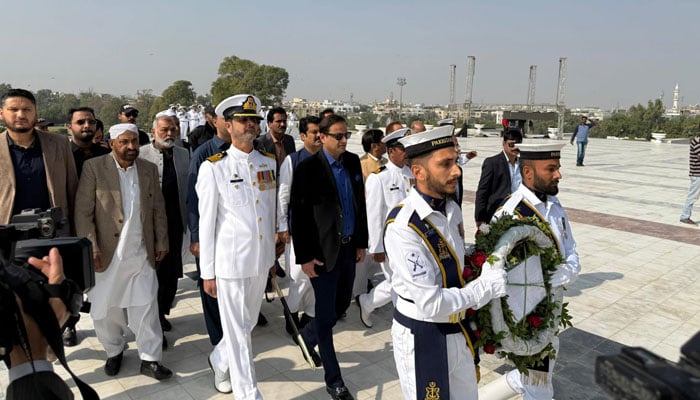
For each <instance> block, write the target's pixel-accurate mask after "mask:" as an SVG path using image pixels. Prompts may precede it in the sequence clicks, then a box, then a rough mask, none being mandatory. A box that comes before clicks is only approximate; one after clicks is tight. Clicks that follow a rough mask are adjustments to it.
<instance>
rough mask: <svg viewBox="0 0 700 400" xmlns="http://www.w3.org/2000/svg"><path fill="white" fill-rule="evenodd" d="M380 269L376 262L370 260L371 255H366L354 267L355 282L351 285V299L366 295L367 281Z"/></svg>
mask: <svg viewBox="0 0 700 400" xmlns="http://www.w3.org/2000/svg"><path fill="white" fill-rule="evenodd" d="M379 270H380V267H379V264H378V263H377V262H375V261H374V260H372V255H371V254H369V253H367V255H366V257H365V260H364V261H362V263H358V264H357V265H356V266H355V281H354V282H353V284H352V298H353V299H354V298H355V296H357V295H360V294H363V293H367V280H368V279H370V278H372V277H373V276H374V275H375V274H376V273H377V272H379Z"/></svg>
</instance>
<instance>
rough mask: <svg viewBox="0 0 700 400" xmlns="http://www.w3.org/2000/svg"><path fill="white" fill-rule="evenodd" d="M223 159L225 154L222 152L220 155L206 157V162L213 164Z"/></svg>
mask: <svg viewBox="0 0 700 400" xmlns="http://www.w3.org/2000/svg"><path fill="white" fill-rule="evenodd" d="M224 157H226V152H225V151H222V152H221V153H216V154H214V155H213V156H209V157H207V161H210V162H213V163H215V162H217V161H221V159H223V158H224Z"/></svg>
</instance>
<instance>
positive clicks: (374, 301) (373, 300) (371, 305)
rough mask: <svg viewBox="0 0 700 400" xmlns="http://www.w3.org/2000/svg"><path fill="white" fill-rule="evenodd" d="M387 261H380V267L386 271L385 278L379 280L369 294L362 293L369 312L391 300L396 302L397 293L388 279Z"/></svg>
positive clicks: (363, 302) (363, 303)
mask: <svg viewBox="0 0 700 400" xmlns="http://www.w3.org/2000/svg"><path fill="white" fill-rule="evenodd" d="M386 266H387V262H383V263H379V267H380V268H381V269H382V272H383V273H384V280H383V281H381V282H379V284H378V285H377V286H375V287H374V288H372V290H370V291H369V293H367V294H362V295H360V296H362V297H363V301H362V305H363V307H364V306H366V307H367V312H370V313H371V312H372V311H374V310H376V309H377V308H380V307H383V306H384V305H386V304H388V303H389V302H390V301H391V302H392V303H394V304H396V293H394V291H393V290H392V289H391V283H389V279H387V276H388V275H387V274H388V272H387V270H386Z"/></svg>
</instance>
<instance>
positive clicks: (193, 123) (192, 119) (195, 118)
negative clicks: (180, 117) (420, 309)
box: [187, 104, 199, 132]
mask: <svg viewBox="0 0 700 400" xmlns="http://www.w3.org/2000/svg"><path fill="white" fill-rule="evenodd" d="M187 122H188V123H189V126H188V129H189V131H190V132H192V131H193V130H194V128H196V127H198V126H199V112H197V106H196V105H194V104H193V105H192V107H190V111H187Z"/></svg>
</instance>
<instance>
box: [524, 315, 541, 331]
mask: <svg viewBox="0 0 700 400" xmlns="http://www.w3.org/2000/svg"><path fill="white" fill-rule="evenodd" d="M526 320H527V322H528V323H529V324H530V325H532V326H533V327H535V328H539V327H540V325H542V317H540V316H539V315H535V314H530V315H528V316H527V318H526Z"/></svg>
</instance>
